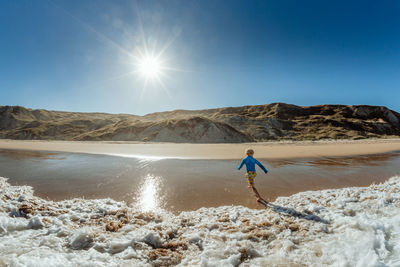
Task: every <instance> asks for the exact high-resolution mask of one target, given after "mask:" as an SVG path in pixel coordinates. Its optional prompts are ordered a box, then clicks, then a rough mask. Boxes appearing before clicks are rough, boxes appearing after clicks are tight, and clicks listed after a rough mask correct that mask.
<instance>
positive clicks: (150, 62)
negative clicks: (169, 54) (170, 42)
mask: <svg viewBox="0 0 400 267" xmlns="http://www.w3.org/2000/svg"><path fill="white" fill-rule="evenodd" d="M138 70H139V73H140V74H141V75H142V76H143V77H144V78H146V79H155V78H159V76H160V75H161V72H162V64H161V61H160V60H159V59H158V58H156V57H154V56H152V55H146V56H144V57H143V58H141V59H140V60H139V61H138Z"/></svg>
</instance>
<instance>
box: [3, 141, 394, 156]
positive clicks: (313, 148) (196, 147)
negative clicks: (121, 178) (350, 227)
mask: <svg viewBox="0 0 400 267" xmlns="http://www.w3.org/2000/svg"><path fill="white" fill-rule="evenodd" d="M248 147H252V148H254V149H255V157H257V158H262V159H283V158H318V157H340V156H354V155H371V154H382V153H388V152H394V151H400V138H399V139H362V140H324V141H275V142H260V143H239V144H238V143H233V144H225V143H224V144H192V143H143V142H129V141H60V140H57V141H54V140H11V139H0V149H7V150H25V151H48V152H71V153H87V154H101V155H111V156H120V157H135V158H148V159H164V158H165V159H167V158H176V159H241V158H243V156H244V151H245V149H246V148H248Z"/></svg>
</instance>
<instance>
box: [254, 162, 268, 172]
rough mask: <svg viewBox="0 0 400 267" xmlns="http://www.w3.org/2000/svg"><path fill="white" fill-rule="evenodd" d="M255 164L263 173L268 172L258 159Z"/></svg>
mask: <svg viewBox="0 0 400 267" xmlns="http://www.w3.org/2000/svg"><path fill="white" fill-rule="evenodd" d="M256 164H257V165H258V166H259V167H260V168H261V169H262V170H263V171H264V172H265V173H267V172H268V170H267V169H266V168H265V167H264V165H262V164H261V162H259V161H258V160H256Z"/></svg>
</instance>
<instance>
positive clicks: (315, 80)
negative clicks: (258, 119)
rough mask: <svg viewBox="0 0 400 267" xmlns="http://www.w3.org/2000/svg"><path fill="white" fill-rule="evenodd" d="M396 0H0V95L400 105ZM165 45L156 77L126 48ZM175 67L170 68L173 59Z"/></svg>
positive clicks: (126, 109)
mask: <svg viewBox="0 0 400 267" xmlns="http://www.w3.org/2000/svg"><path fill="white" fill-rule="evenodd" d="M399 14H400V1H395V0H393V1H389V0H388V1H321V0H318V1H297V0H293V1H285V0H283V1H266V0H263V1H244V0H243V1H233V0H229V1H228V0H226V1H218V0H215V1H206V0H201V1H191V0H182V1H173V0H168V1H148V0H146V1H100V0H96V1H94V0H92V1H85V0H80V1H60V0H52V1H41V0H37V1H31V0H26V1H24V0H19V1H1V2H0V35H1V38H0V90H1V91H0V92H1V98H0V105H22V106H26V107H30V108H44V109H52V110H67V111H98V112H111V113H132V114H140V115H141V114H145V113H149V112H155V111H165V110H172V109H202V108H212V107H223V106H240V105H253V104H265V103H272V102H286V103H292V104H296V105H316V104H369V105H385V106H388V107H389V108H391V109H394V110H396V111H398V112H399V111H400V16H399ZM145 46H146V47H148V49H150V50H152V51H154V52H156V53H158V52H159V51H161V50H163V49H164V48H165V51H164V53H163V54H162V59H163V61H164V66H166V67H168V68H171V69H168V70H164V74H165V77H164V76H163V77H161V81H162V83H163V84H164V86H161V85H160V84H159V83H158V82H155V81H151V82H148V83H147V85H146V86H144V79H143V77H140V74H138V73H132V72H133V71H135V68H137V67H136V66H135V65H133V64H132V62H133V61H134V60H133V57H132V55H133V54H134V53H135V52H136V51H143V49H144V47H145ZM172 69H173V70H172Z"/></svg>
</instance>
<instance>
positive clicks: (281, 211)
mask: <svg viewBox="0 0 400 267" xmlns="http://www.w3.org/2000/svg"><path fill="white" fill-rule="evenodd" d="M259 203H260V204H262V205H263V206H264V207H266V208H270V209H272V210H273V211H274V212H276V213H279V214H283V215H286V216H293V217H297V218H302V219H306V220H309V221H315V222H320V223H324V224H330V222H329V221H327V220H325V219H322V218H321V217H319V216H317V215H315V214H312V213H301V212H299V211H296V210H295V209H292V208H286V207H281V206H278V205H275V204H272V203H269V202H267V201H265V200H264V199H261V200H260V201H259Z"/></svg>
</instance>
